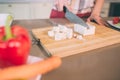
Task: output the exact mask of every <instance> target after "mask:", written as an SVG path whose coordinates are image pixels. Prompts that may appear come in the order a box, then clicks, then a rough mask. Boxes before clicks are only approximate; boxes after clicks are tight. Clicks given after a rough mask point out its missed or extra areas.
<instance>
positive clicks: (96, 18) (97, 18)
mask: <svg viewBox="0 0 120 80" xmlns="http://www.w3.org/2000/svg"><path fill="white" fill-rule="evenodd" d="M92 20H95V21H96V22H97V23H98V24H99V25H104V24H103V22H102V19H101V17H100V16H99V15H96V14H91V16H90V17H88V19H87V22H91V21H92Z"/></svg>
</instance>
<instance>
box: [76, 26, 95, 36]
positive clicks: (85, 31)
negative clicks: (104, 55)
mask: <svg viewBox="0 0 120 80" xmlns="http://www.w3.org/2000/svg"><path fill="white" fill-rule="evenodd" d="M88 26H89V28H88V29H87V27H84V26H82V25H80V24H74V31H75V32H78V33H79V34H82V35H93V34H95V26H93V25H90V24H88Z"/></svg>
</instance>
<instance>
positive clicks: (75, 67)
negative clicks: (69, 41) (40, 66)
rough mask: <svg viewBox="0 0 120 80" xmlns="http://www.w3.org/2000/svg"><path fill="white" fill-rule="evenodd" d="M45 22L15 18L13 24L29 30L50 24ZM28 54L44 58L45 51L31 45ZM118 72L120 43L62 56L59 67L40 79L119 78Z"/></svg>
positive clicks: (119, 69) (84, 79) (80, 79)
mask: <svg viewBox="0 0 120 80" xmlns="http://www.w3.org/2000/svg"><path fill="white" fill-rule="evenodd" d="M46 22H48V20H46V19H41V20H40V19H36V20H15V21H14V22H13V25H14V24H18V25H21V26H24V27H25V28H26V29H28V31H31V29H33V28H40V27H45V26H50V24H46ZM63 22H64V20H63ZM31 39H32V37H31ZM30 54H31V55H33V56H38V57H42V58H46V56H45V55H44V54H45V52H44V51H43V50H42V49H40V48H38V47H37V46H36V45H32V48H31V52H30ZM119 74H120V43H119V44H114V45H111V46H107V47H104V48H99V49H95V50H92V51H87V52H84V53H81V54H76V55H72V56H68V57H65V58H62V65H61V67H60V68H58V69H56V70H54V71H52V72H49V73H47V74H45V75H43V76H42V80H120V76H119Z"/></svg>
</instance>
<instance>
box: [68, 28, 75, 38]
mask: <svg viewBox="0 0 120 80" xmlns="http://www.w3.org/2000/svg"><path fill="white" fill-rule="evenodd" d="M66 37H67V38H68V39H71V38H72V37H73V30H72V29H71V28H68V29H67V32H66Z"/></svg>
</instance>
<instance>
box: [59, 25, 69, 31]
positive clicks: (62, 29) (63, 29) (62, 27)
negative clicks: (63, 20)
mask: <svg viewBox="0 0 120 80" xmlns="http://www.w3.org/2000/svg"><path fill="white" fill-rule="evenodd" d="M58 27H59V29H60V31H61V32H66V31H67V27H66V26H64V25H58Z"/></svg>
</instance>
